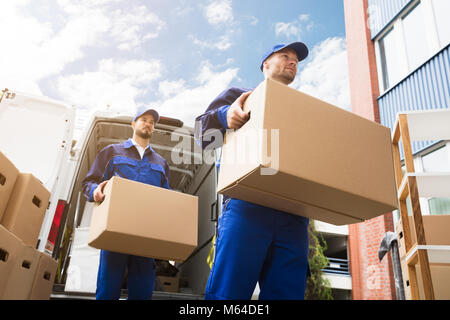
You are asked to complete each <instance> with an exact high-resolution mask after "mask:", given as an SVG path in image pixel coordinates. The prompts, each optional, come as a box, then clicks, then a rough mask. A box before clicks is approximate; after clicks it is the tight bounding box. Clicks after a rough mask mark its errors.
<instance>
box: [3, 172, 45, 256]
mask: <svg viewBox="0 0 450 320" xmlns="http://www.w3.org/2000/svg"><path fill="white" fill-rule="evenodd" d="M49 199H50V192H48V190H47V189H46V188H45V187H44V186H43V185H42V183H41V182H40V181H39V180H38V179H36V178H35V177H34V176H33V175H32V174H29V173H19V175H18V177H17V180H16V183H15V184H14V188H13V190H12V192H11V196H10V198H9V200H8V204H7V206H6V209H5V212H4V214H3V217H2V220H1V224H2V225H3V226H5V227H6V228H7V229H8V230H9V231H11V232H12V233H14V234H15V235H16V236H18V237H19V238H20V239H22V241H23V242H24V243H25V244H27V245H29V246H33V247H35V246H36V242H37V240H38V237H39V232H40V230H41V226H42V221H43V220H44V216H45V211H46V210H47V206H48V201H49Z"/></svg>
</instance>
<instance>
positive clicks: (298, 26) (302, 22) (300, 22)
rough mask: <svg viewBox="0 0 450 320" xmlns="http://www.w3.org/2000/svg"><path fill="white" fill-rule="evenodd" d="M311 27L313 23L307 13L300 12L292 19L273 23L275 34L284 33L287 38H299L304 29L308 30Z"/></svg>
mask: <svg viewBox="0 0 450 320" xmlns="http://www.w3.org/2000/svg"><path fill="white" fill-rule="evenodd" d="M313 27H314V23H313V22H312V21H311V20H310V18H309V15H307V14H301V15H299V16H298V18H297V19H295V20H294V21H291V22H277V23H276V24H275V34H276V35H277V36H280V35H284V36H286V37H287V38H290V37H297V38H299V37H300V36H301V35H302V34H303V33H304V32H305V31H309V30H311V29H312V28H313Z"/></svg>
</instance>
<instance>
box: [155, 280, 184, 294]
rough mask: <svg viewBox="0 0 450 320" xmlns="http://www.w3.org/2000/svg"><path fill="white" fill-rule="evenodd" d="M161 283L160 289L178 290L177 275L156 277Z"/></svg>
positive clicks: (165, 290)
mask: <svg viewBox="0 0 450 320" xmlns="http://www.w3.org/2000/svg"><path fill="white" fill-rule="evenodd" d="M156 278H157V279H158V281H159V282H160V284H161V287H162V290H163V291H164V292H178V287H179V281H180V278H179V277H178V276H177V277H165V276H157V277H156Z"/></svg>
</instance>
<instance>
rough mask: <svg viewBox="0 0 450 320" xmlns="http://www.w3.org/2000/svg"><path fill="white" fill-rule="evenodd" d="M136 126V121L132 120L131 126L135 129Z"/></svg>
mask: <svg viewBox="0 0 450 320" xmlns="http://www.w3.org/2000/svg"><path fill="white" fill-rule="evenodd" d="M135 126H136V121H132V122H131V127H132V128H133V130H134V127H135Z"/></svg>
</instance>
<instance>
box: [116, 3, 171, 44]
mask: <svg viewBox="0 0 450 320" xmlns="http://www.w3.org/2000/svg"><path fill="white" fill-rule="evenodd" d="M112 21H113V22H112V24H113V26H112V29H111V35H112V36H113V38H115V39H116V40H117V41H118V42H119V46H118V48H119V49H121V50H130V49H133V48H137V47H139V46H140V45H142V43H143V42H144V41H145V40H147V39H153V38H156V37H158V35H159V31H161V30H162V29H163V28H164V27H165V26H166V24H165V22H164V21H162V20H161V19H159V18H158V16H156V15H155V14H154V13H152V12H149V11H148V9H147V7H146V6H139V7H133V8H131V9H129V10H126V11H125V10H115V11H114V12H113V13H112ZM150 25H153V26H154V30H153V31H152V32H150V31H144V30H148V29H149V26H150Z"/></svg>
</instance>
